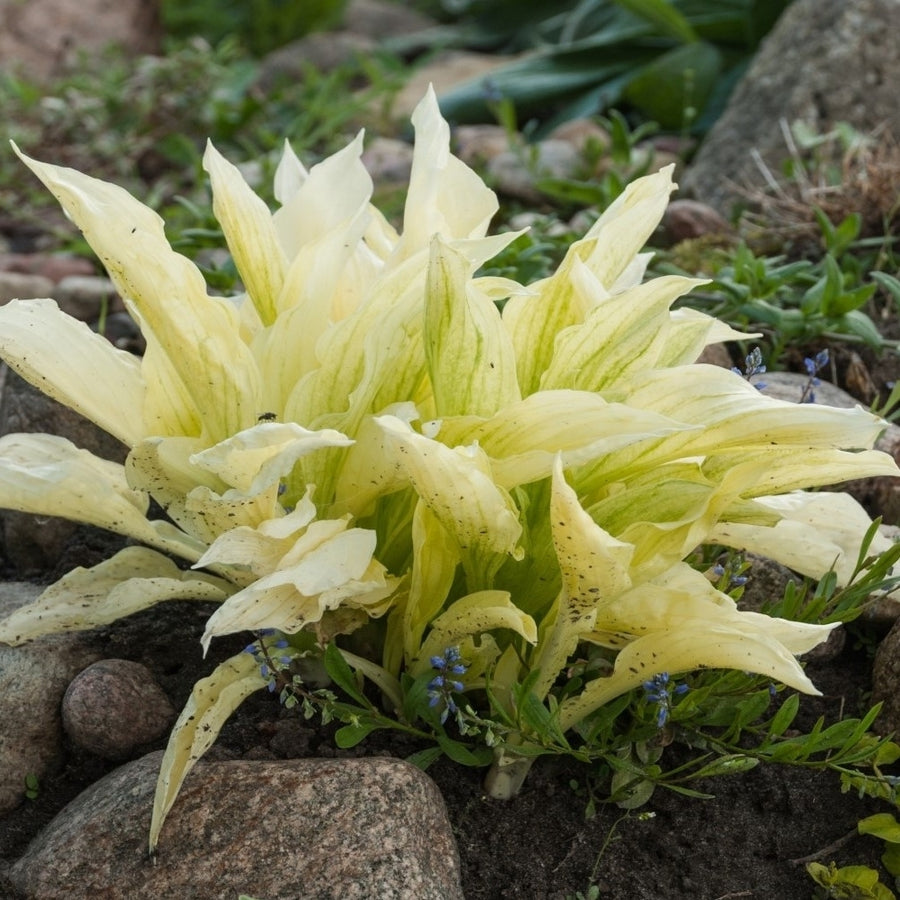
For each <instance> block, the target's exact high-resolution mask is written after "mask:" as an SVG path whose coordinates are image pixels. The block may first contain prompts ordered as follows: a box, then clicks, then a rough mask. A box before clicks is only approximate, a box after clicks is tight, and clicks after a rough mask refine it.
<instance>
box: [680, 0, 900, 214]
mask: <svg viewBox="0 0 900 900" xmlns="http://www.w3.org/2000/svg"><path fill="white" fill-rule="evenodd" d="M898 29H900V0H795V2H794V3H793V4H792V5H791V6H789V7H788V9H787V10H786V11H785V13H784V14H783V15H782V17H781V19H780V20H779V21H778V23H777V25H776V26H775V28H774V29H773V30H772V31H771V32H770V33H769V35H768V37H767V38H766V39H765V41H764V42H763V44H762V46H761V47H760V50H759V53H758V54H757V56H756V58H755V60H754V61H753V63H752V65H751V66H750V68H749V70H748V71H747V74H746V75H745V76H744V78H743V79H742V80H741V82H740V83H739V85H738V86H737V88H736V89H735V91H734V94H733V95H732V97H731V99H730V101H729V103H728V107H727V108H726V110H725V112H724V114H723V115H722V116H721V118H720V119H719V121H718V122H717V123H716V124H715V126H714V127H713V129H712V131H711V132H710V133H709V135H708V136H707V138H706V140H705V141H704V143H703V145H702V147H701V148H700V151H699V153H698V154H697V157H696V159H695V160H694V163H693V165H692V166H691V168H690V169H689V171H688V173H687V175H686V177H685V178H684V179H681V186H682V188H683V189H684V190H685V191H686V192H689V193H691V194H693V196H695V197H696V198H697V199H699V200H702V201H703V202H704V203H708V204H710V205H711V206H714V207H716V208H717V209H719V210H720V211H721V212H724V213H728V212H729V211H730V207H731V206H732V204H733V203H734V201H735V200H737V199H739V198H740V197H741V193H740V191H739V187H741V186H742V187H745V188H747V187H750V188H752V187H764V186H765V183H764V181H763V176H762V174H761V173H760V171H759V168H758V167H757V166H756V164H755V163H754V161H753V158H752V156H751V153H752V151H754V150H756V151H758V152H759V154H760V155H761V156H762V158H763V159H764V160H765V162H766V164H767V165H768V166H769V168H770V169H771V170H772V172H775V173H778V172H779V171H780V166H781V163H782V162H783V161H784V160H786V159H787V158H788V156H789V153H788V148H787V145H786V143H785V139H784V135H783V132H782V128H781V125H780V123H781V121H782V120H784V121H786V122H787V123H788V124H790V123H792V122H794V121H795V120H798V119H799V120H802V121H803V122H804V123H806V124H807V125H808V126H810V127H811V128H813V129H815V130H817V131H819V132H827V131H828V130H829V129H830V128H831V127H832V126H833V125H834V124H835V123H837V122H841V121H843V122H849V123H850V124H851V125H853V126H854V127H856V128H857V129H859V130H861V131H870V130H872V129H874V128H876V127H879V126H883V125H884V124H885V123H886V124H887V125H888V127H889V128H890V129H891V130H892V131H893V133H894V134H895V135H898V136H900V104H898V102H897V84H898V82H900V41H898V40H897V33H898Z"/></svg>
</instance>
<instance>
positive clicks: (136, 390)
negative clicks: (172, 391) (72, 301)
mask: <svg viewBox="0 0 900 900" xmlns="http://www.w3.org/2000/svg"><path fill="white" fill-rule="evenodd" d="M0 357H2V359H3V361H4V362H6V364H7V365H8V366H10V368H12V369H14V370H15V371H16V372H18V373H19V375H21V376H22V377H23V378H24V379H25V380H26V381H28V382H29V383H31V384H33V385H36V386H37V387H39V388H40V390H42V391H43V392H44V393H45V394H47V395H48V396H50V397H53V398H54V399H55V400H59V402H60V403H64V404H65V405H66V406H68V407H69V408H70V409H74V410H75V411H76V412H78V413H81V415H83V416H85V417H87V418H88V419H90V420H91V421H92V422H94V423H95V424H97V425H99V426H100V427H101V428H102V429H103V430H104V431H107V432H109V433H110V434H112V435H114V436H115V437H117V438H118V439H119V440H120V441H123V442H124V443H125V444H127V445H128V446H132V445H134V444H136V443H137V442H138V441H139V440H140V439H141V438H142V437H143V436H144V433H145V432H144V428H145V424H144V421H143V406H144V383H143V380H142V378H141V362H140V360H139V359H138V358H137V357H136V356H134V355H132V354H131V353H126V352H124V351H123V350H117V349H116V348H115V347H114V346H113V345H112V344H111V343H110V342H109V341H108V340H107V339H106V338H105V337H103V336H102V335H99V334H96V333H95V332H93V331H91V329H90V328H89V327H88V326H87V325H86V324H85V323H84V322H79V321H78V320H77V319H74V318H72V317H71V316H68V315H66V314H65V313H64V312H61V311H60V309H59V307H58V306H57V305H56V302H55V301H53V300H13V301H11V302H10V303H7V304H5V305H4V306H2V307H0ZM97 385H103V386H104V389H103V390H102V391H100V390H96V387H95V386H97Z"/></svg>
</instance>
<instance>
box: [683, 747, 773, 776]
mask: <svg viewBox="0 0 900 900" xmlns="http://www.w3.org/2000/svg"><path fill="white" fill-rule="evenodd" d="M758 765H759V760H758V759H754V758H753V757H752V756H742V755H741V754H737V753H734V754H730V755H728V756H723V757H720V758H719V759H714V760H713V761H712V762H711V763H707V764H706V765H705V766H703V768H702V769H698V770H697V771H696V772H694V774H693V777H694V778H712V777H713V776H715V775H740V774H741V773H743V772H749V771H750V770H751V769H755V768H756V767H757V766H758Z"/></svg>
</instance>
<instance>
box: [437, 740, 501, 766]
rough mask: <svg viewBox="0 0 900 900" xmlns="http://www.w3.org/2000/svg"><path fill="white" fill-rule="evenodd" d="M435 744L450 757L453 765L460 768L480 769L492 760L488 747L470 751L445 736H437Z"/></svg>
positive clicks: (491, 753) (463, 745)
mask: <svg viewBox="0 0 900 900" xmlns="http://www.w3.org/2000/svg"><path fill="white" fill-rule="evenodd" d="M437 742H438V744H439V745H440V748H441V750H443V751H444V753H446V754H447V756H449V757H450V759H452V760H453V762H455V763H459V764H460V765H461V766H473V767H476V768H478V767H480V766H486V765H489V764H490V762H491V759H492V758H493V752H492V751H491V749H490V747H476V748H475V749H474V750H470V749H469V748H468V747H467V746H466V745H465V744H462V743H460V742H459V741H454V740H453V739H452V738H448V737H447V736H446V735H438V738H437Z"/></svg>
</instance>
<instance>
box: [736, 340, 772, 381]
mask: <svg viewBox="0 0 900 900" xmlns="http://www.w3.org/2000/svg"><path fill="white" fill-rule="evenodd" d="M744 366H745V368H744V370H743V371H741V370H740V369H739V368H738V367H737V366H732V369H731V371H732V372H734V374H735V375H740V376H741V377H742V378H746V379H747V381H749V380H750V379H751V378H752V377H753V376H754V375H762V374H763V373H764V372H765V371H766V367H765V365H764V364H763V360H762V351H761V350H760V349H759V347H754V348H753V349H752V350H751V351H750V352H749V353H748V354H747V356H746V357H745V358H744ZM753 386H754V387H755V388H756V389H757V390H758V391H761V390H762V389H763V388H764V387H765V386H766V383H765V382H764V381H757V382H755V383H754V385H753Z"/></svg>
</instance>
